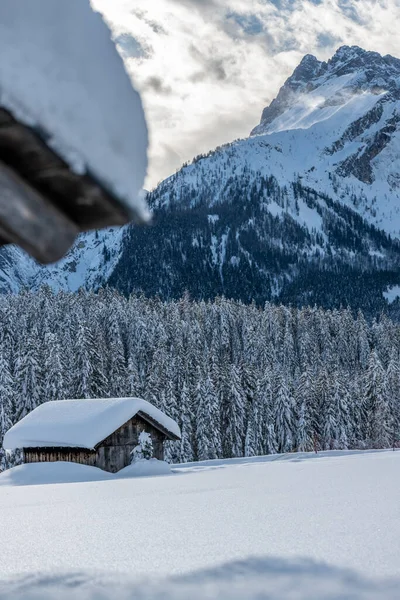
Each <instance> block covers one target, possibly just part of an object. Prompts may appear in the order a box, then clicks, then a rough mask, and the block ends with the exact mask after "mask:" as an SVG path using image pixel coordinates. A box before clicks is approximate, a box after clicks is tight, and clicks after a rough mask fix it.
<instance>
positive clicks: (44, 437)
mask: <svg viewBox="0 0 400 600" xmlns="http://www.w3.org/2000/svg"><path fill="white" fill-rule="evenodd" d="M136 415H138V416H140V417H141V418H143V419H144V420H145V421H148V422H149V423H150V424H151V425H153V426H154V427H156V428H158V429H159V430H160V431H162V432H163V433H164V434H165V435H166V436H167V437H169V438H170V439H180V437H181V432H180V428H179V426H178V424H177V423H176V421H174V420H173V419H171V418H170V417H168V416H167V415H166V414H165V413H163V412H162V411H161V410H159V409H158V408H156V407H155V406H153V405H152V404H150V403H149V402H147V401H146V400H143V399H141V398H98V399H82V400H59V401H52V402H45V403H44V404H41V405H40V406H38V407H37V408H35V409H34V410H33V411H32V412H30V413H29V414H28V415H26V416H25V417H24V418H23V419H21V421H19V422H18V423H16V424H15V425H14V426H13V427H11V429H10V430H9V431H8V432H7V433H6V434H5V436H4V441H3V447H4V448H6V449H7V450H14V449H16V448H46V447H49V448H52V447H53V448H54V447H58V448H61V447H66V448H85V449H90V450H93V449H95V448H96V447H97V446H99V445H100V444H101V442H103V441H104V440H105V439H106V438H107V437H108V436H109V435H111V434H112V433H114V432H115V431H117V430H118V429H119V428H120V427H122V425H124V424H125V423H127V422H128V421H129V420H130V419H132V418H133V417H135V416H136Z"/></svg>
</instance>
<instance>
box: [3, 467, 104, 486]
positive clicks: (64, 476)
mask: <svg viewBox="0 0 400 600" xmlns="http://www.w3.org/2000/svg"><path fill="white" fill-rule="evenodd" d="M111 477H112V475H111V473H106V471H102V470H101V469H98V468H97V467H88V466H87V465H78V464H75V463H70V462H53V463H32V464H28V465H19V466H18V467H13V468H12V469H8V471H4V472H3V473H0V486H8V485H42V484H46V483H77V482H82V481H103V480H105V479H110V478H111Z"/></svg>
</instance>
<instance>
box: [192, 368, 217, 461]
mask: <svg viewBox="0 0 400 600" xmlns="http://www.w3.org/2000/svg"><path fill="white" fill-rule="evenodd" d="M196 404H197V411H196V448H197V460H210V459H214V458H221V456H222V444H221V431H220V418H221V417H220V406H219V398H218V396H217V394H216V392H215V388H214V385H213V382H212V380H211V377H210V374H209V373H207V374H206V375H205V376H202V375H201V373H200V371H199V379H198V383H197V390H196Z"/></svg>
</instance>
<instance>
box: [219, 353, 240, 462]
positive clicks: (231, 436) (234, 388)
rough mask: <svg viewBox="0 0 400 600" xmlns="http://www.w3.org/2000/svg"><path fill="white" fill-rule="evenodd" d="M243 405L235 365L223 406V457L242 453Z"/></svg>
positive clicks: (231, 370)
mask: <svg viewBox="0 0 400 600" xmlns="http://www.w3.org/2000/svg"><path fill="white" fill-rule="evenodd" d="M244 403H245V397H244V392H243V388H242V385H241V380H240V374H239V370H238V368H237V367H236V366H235V365H232V367H231V369H230V382H229V388H228V393H227V397H226V398H225V402H224V406H223V427H224V430H223V431H224V436H223V443H224V456H225V457H226V458H236V457H240V456H243V451H244V416H245V415H244Z"/></svg>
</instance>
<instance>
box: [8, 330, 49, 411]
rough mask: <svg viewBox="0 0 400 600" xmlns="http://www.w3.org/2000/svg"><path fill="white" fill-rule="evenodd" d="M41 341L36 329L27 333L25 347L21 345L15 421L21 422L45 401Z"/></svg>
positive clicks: (17, 360) (16, 369) (18, 354)
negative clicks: (40, 360) (42, 382)
mask: <svg viewBox="0 0 400 600" xmlns="http://www.w3.org/2000/svg"><path fill="white" fill-rule="evenodd" d="M40 354H41V352H40V340H39V336H38V332H37V329H36V327H33V328H32V329H31V330H30V331H29V332H28V333H27V339H26V341H25V344H24V345H22V344H21V345H20V347H19V349H18V353H17V359H16V365H15V381H16V384H17V390H16V394H17V403H16V404H17V408H16V413H15V420H16V421H19V420H20V419H22V417H24V416H25V415H27V414H28V413H29V412H31V411H32V410H33V409H34V408H36V407H37V406H38V405H39V404H40V403H41V402H43V401H44V396H43V390H42V386H41V378H42V368H41V365H40V363H39V360H38V356H40Z"/></svg>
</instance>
